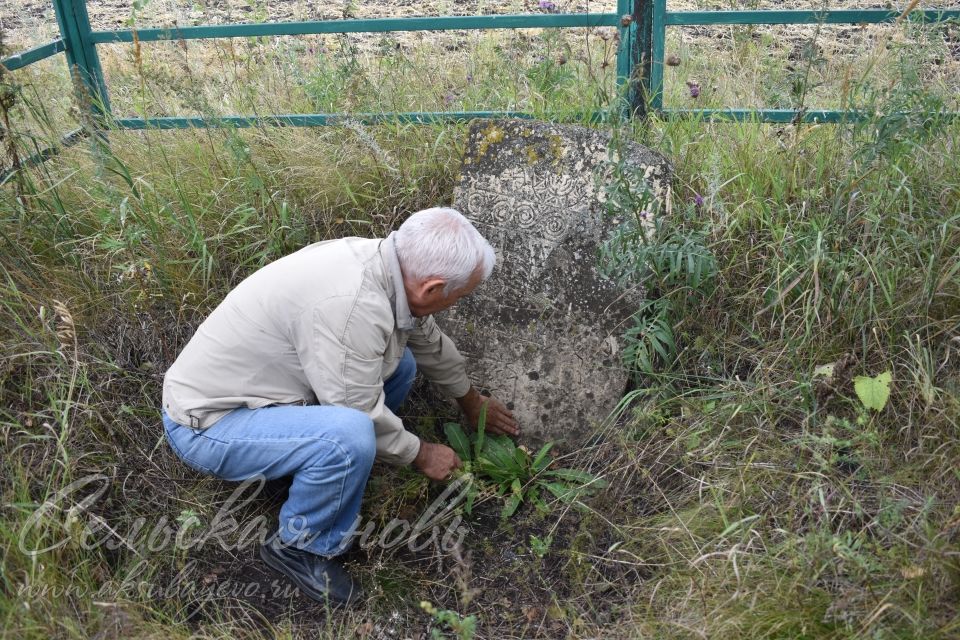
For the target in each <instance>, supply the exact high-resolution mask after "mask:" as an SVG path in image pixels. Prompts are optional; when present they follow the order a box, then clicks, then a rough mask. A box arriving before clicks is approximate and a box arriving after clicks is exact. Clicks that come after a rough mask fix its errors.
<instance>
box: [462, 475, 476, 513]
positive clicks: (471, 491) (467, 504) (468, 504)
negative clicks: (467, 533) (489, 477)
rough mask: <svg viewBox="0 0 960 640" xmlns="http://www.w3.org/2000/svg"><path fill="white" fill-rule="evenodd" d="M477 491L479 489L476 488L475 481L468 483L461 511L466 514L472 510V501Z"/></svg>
mask: <svg viewBox="0 0 960 640" xmlns="http://www.w3.org/2000/svg"><path fill="white" fill-rule="evenodd" d="M477 493H479V489H478V488H477V483H476V481H474V482H471V483H470V487H469V488H468V489H467V499H466V501H464V503H463V512H464V513H465V514H467V515H470V514H471V513H472V512H473V501H474V500H476V499H477Z"/></svg>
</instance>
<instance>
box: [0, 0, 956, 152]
mask: <svg viewBox="0 0 960 640" xmlns="http://www.w3.org/2000/svg"><path fill="white" fill-rule="evenodd" d="M915 4H916V3H912V4H911V5H910V6H911V7H913V6H915ZM53 6H54V9H55V11H56V15H57V22H58V24H59V27H60V38H58V39H56V40H54V41H53V42H49V43H46V44H43V45H40V46H38V47H35V48H33V49H30V50H29V51H25V52H23V53H20V54H18V55H15V56H11V57H9V58H6V59H4V60H2V61H0V64H2V65H3V66H4V67H6V69H7V70H9V71H14V70H16V69H21V68H23V67H26V66H27V65H30V64H33V63H35V62H38V61H40V60H43V59H45V58H48V57H50V56H54V55H57V54H59V53H64V54H65V55H66V57H67V63H68V65H69V66H70V69H71V72H72V73H74V74H76V75H77V76H78V77H79V79H80V81H81V82H82V83H83V85H84V87H85V89H86V91H85V92H84V93H85V94H87V99H86V101H87V102H88V104H87V105H86V108H88V109H89V110H90V111H91V112H92V115H93V116H94V122H97V123H99V126H101V127H103V128H105V129H111V128H113V129H148V128H157V129H183V128H190V127H250V126H262V125H287V126H321V125H328V124H335V123H337V122H343V120H344V118H350V119H351V120H354V121H361V122H367V123H376V122H383V121H388V120H399V121H403V122H419V123H433V122H441V121H463V120H468V119H472V118H478V117H495V116H511V117H529V114H525V113H522V112H515V111H468V112H466V111H458V112H430V113H424V112H410V113H361V114H329V113H309V114H282V115H269V116H259V115H233V116H225V117H176V116H170V117H157V118H114V117H113V114H112V113H111V109H110V94H109V90H108V87H107V83H106V79H105V78H104V75H103V70H102V68H101V66H100V58H99V56H98V55H97V45H100V44H110V43H124V42H130V43H132V42H135V41H139V42H141V43H142V42H155V41H161V40H181V39H182V40H190V39H205V38H239V37H251V36H289V35H304V34H335V33H376V32H387V31H439V30H450V29H470V30H476V29H520V28H544V29H560V28H571V27H616V28H617V29H618V30H619V35H620V44H619V49H618V51H617V64H616V74H617V83H618V86H619V87H620V89H621V95H623V96H624V100H623V102H622V104H621V105H617V106H616V107H614V108H615V109H617V111H618V112H619V113H618V115H624V116H626V117H634V116H644V115H646V114H648V113H649V112H651V111H653V112H656V113H658V114H660V115H662V116H663V117H702V118H705V119H732V120H747V119H756V120H759V121H763V122H781V123H783V122H792V121H798V120H803V121H806V122H840V121H844V120H849V119H856V118H858V117H862V115H861V114H858V113H857V112H849V111H835V110H803V111H794V110H789V109H714V110H709V109H706V110H705V109H695V110H691V109H664V108H663V72H664V69H663V66H664V48H665V40H666V29H667V27H672V26H689V25H728V24H740V25H747V24H867V23H881V22H894V21H900V20H911V21H919V22H940V21H946V20H957V19H960V9H951V10H936V11H930V10H912V11H908V12H906V13H900V12H897V11H890V10H883V9H865V10H839V11H762V10H760V11H668V10H667V6H666V0H618V1H617V12H616V13H592V14H529V15H484V16H465V17H460V16H455V17H424V18H373V19H351V20H326V21H312V22H274V23H257V24H227V25H208V26H195V27H181V28H167V29H139V30H135V29H117V30H108V31H94V30H93V29H92V28H91V26H90V19H89V17H88V15H87V6H86V0H53ZM609 115H611V114H610V113H609V112H593V113H588V114H583V118H584V119H590V120H594V121H596V120H603V119H605V118H607V117H608V116H609ZM77 138H78V132H72V133H70V134H68V135H67V136H66V137H65V138H64V143H65V144H67V143H69V142H71V141H74V140H76V139H77Z"/></svg>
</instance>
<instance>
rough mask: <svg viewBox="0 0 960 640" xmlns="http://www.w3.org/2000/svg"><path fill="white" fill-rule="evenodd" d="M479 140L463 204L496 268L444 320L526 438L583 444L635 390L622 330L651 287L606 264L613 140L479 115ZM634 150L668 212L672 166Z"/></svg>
mask: <svg viewBox="0 0 960 640" xmlns="http://www.w3.org/2000/svg"><path fill="white" fill-rule="evenodd" d="M469 136H470V137H469V142H468V146H467V151H466V156H465V159H464V161H463V167H462V175H461V178H460V182H459V185H458V186H457V188H456V191H455V195H454V207H455V208H457V209H458V210H460V211H461V212H462V213H463V214H464V215H466V216H467V217H468V218H469V219H470V220H471V221H472V222H473V223H474V224H475V225H476V227H477V228H478V229H479V230H480V232H481V233H482V234H483V235H484V237H486V238H487V239H488V240H489V241H490V243H491V244H492V245H493V246H494V248H495V249H496V251H497V267H496V269H495V270H494V272H493V275H492V276H491V278H490V279H489V280H488V281H487V282H486V283H484V284H483V285H482V286H481V287H480V288H479V289H477V291H476V292H474V294H473V295H471V296H468V297H466V298H464V299H462V300H461V301H460V302H459V303H458V304H457V306H455V307H454V308H453V309H452V310H451V311H449V312H447V313H446V314H445V315H444V316H442V317H439V318H438V321H439V322H440V324H441V326H442V327H443V329H444V331H445V332H447V333H448V335H450V336H451V337H452V338H453V339H454V341H455V342H456V343H457V346H458V347H459V348H460V350H461V351H462V352H463V353H464V355H465V356H467V362H468V365H467V366H468V372H469V374H470V376H471V378H472V380H473V382H474V384H475V385H476V386H478V387H479V388H482V389H487V390H489V391H491V392H492V393H494V394H495V395H496V396H497V397H498V398H500V399H501V400H503V401H504V402H506V403H508V406H510V407H511V408H512V409H513V411H514V414H515V415H516V417H517V419H518V420H519V422H520V424H521V428H522V429H523V431H524V439H525V440H528V441H532V442H533V443H539V442H542V441H544V440H558V441H561V442H562V443H564V444H567V445H570V446H572V445H577V444H582V443H583V442H585V441H586V440H587V439H588V438H589V435H590V434H591V432H592V429H593V427H594V426H595V425H596V424H598V423H599V422H601V421H602V420H603V419H604V418H605V417H606V416H607V415H608V414H609V413H610V411H611V410H613V409H614V407H615V406H616V404H617V402H618V401H619V400H620V398H621V397H622V395H623V393H624V391H625V389H626V385H627V374H626V372H625V371H624V369H623V367H622V365H621V355H620V354H621V349H622V347H623V344H622V339H621V335H622V334H623V332H624V330H625V328H626V326H625V323H626V322H627V321H628V320H629V317H630V316H631V314H632V313H633V312H634V311H636V308H637V303H638V301H639V300H640V299H641V297H642V295H643V292H642V291H636V290H634V291H622V290H620V289H619V288H618V287H616V286H615V285H614V284H613V283H612V282H610V281H608V280H606V279H604V278H602V277H601V276H600V275H599V274H598V271H597V261H598V248H599V246H600V244H601V243H602V242H603V240H604V239H605V237H606V236H607V234H608V233H609V231H610V229H611V224H612V223H613V222H612V221H611V220H610V218H609V217H608V216H607V215H606V213H605V210H604V209H605V207H604V200H605V193H604V191H603V185H604V184H605V176H606V175H607V174H609V171H610V169H609V162H608V155H609V154H608V150H609V145H610V136H609V135H608V134H605V133H602V132H598V131H594V130H591V129H587V128H585V127H579V126H567V125H556V124H549V123H540V122H532V121H525V120H478V121H474V122H473V123H472V125H471V127H470V133H469ZM624 156H625V161H626V162H628V163H630V164H633V165H637V166H639V167H641V168H643V170H644V172H645V175H646V177H647V180H648V183H649V184H650V186H651V189H652V191H653V193H654V195H655V197H656V198H658V199H660V200H661V206H660V208H659V210H660V211H661V212H666V211H668V210H669V198H670V185H669V180H670V173H671V169H670V165H669V163H668V162H667V161H666V160H665V159H664V158H663V157H662V156H660V155H659V154H657V153H655V152H653V151H650V150H649V149H646V148H644V147H641V146H639V145H636V144H632V143H628V144H626V145H625V147H624Z"/></svg>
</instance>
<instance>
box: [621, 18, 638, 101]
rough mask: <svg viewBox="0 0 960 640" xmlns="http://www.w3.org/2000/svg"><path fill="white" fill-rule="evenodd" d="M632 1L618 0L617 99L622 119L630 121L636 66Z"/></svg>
mask: <svg viewBox="0 0 960 640" xmlns="http://www.w3.org/2000/svg"><path fill="white" fill-rule="evenodd" d="M631 3H632V0H617V15H618V16H620V26H619V27H618V29H619V35H620V46H619V47H618V48H617V99H618V102H620V103H621V109H620V111H621V117H623V118H624V119H629V118H630V116H631V111H632V109H631V103H632V93H633V83H632V80H631V78H632V76H633V64H634V55H633V48H634V34H635V33H636V25H634V23H633V22H634V21H633V15H632V8H631Z"/></svg>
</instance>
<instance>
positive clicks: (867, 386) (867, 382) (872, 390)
mask: <svg viewBox="0 0 960 640" xmlns="http://www.w3.org/2000/svg"><path fill="white" fill-rule="evenodd" d="M892 378H893V374H892V373H891V372H890V371H884V372H883V373H881V374H880V375H878V376H877V377H875V378H871V377H869V376H857V377H856V378H854V379H853V389H854V391H856V392H857V397H858V398H860V402H862V403H863V406H864V407H866V408H867V409H873V410H874V411H883V408H884V407H885V406H886V405H887V400H888V399H889V398H890V381H891V379H892Z"/></svg>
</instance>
